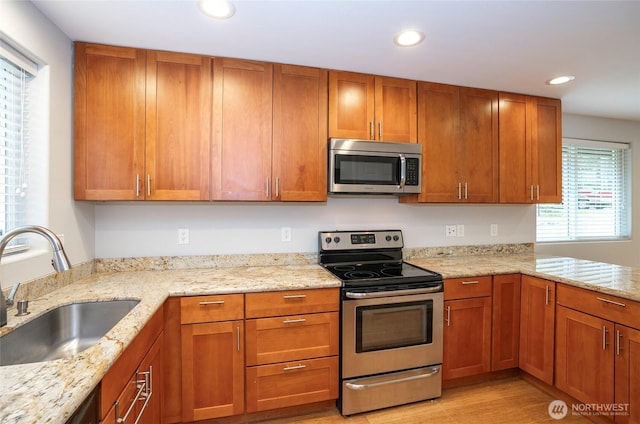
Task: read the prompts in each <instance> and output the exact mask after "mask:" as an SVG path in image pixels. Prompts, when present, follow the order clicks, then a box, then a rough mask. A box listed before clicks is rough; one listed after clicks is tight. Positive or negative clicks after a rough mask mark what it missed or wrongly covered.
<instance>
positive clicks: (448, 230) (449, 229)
mask: <svg viewBox="0 0 640 424" xmlns="http://www.w3.org/2000/svg"><path fill="white" fill-rule="evenodd" d="M457 230H458V226H457V225H446V226H445V234H446V235H447V237H456V235H457V234H458V231H457Z"/></svg>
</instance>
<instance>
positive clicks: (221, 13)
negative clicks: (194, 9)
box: [198, 0, 236, 19]
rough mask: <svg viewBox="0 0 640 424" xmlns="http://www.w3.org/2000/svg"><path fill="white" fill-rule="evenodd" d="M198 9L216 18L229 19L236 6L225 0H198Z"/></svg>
mask: <svg viewBox="0 0 640 424" xmlns="http://www.w3.org/2000/svg"><path fill="white" fill-rule="evenodd" d="M198 5H199V6H200V10H201V11H202V13H204V14H205V15H207V16H210V17H212V18H216V19H229V18H230V17H232V16H233V15H234V13H236V8H235V6H234V5H233V3H231V2H230V1H227V0H199V1H198Z"/></svg>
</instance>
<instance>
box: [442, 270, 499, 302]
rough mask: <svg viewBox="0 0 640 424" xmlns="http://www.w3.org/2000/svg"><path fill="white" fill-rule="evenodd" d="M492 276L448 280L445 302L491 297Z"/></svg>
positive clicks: (445, 286)
mask: <svg viewBox="0 0 640 424" xmlns="http://www.w3.org/2000/svg"><path fill="white" fill-rule="evenodd" d="M491 279H492V277H491V276H490V275H488V276H483V277H469V278H447V279H446V280H444V300H453V299H468V298H471V297H484V296H491V281H492V280H491Z"/></svg>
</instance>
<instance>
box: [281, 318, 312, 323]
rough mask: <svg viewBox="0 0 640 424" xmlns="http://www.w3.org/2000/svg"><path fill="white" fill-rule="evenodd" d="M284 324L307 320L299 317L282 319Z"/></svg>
mask: <svg viewBox="0 0 640 424" xmlns="http://www.w3.org/2000/svg"><path fill="white" fill-rule="evenodd" d="M282 322H283V323H285V324H294V323H296V322H307V320H306V319H305V318H299V319H285V320H284V321H282Z"/></svg>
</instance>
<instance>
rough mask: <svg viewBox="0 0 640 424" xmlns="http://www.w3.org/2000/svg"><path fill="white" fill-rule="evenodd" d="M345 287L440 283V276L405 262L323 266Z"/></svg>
mask: <svg viewBox="0 0 640 424" xmlns="http://www.w3.org/2000/svg"><path fill="white" fill-rule="evenodd" d="M325 268H326V269H327V270H328V271H329V272H331V273H332V274H333V275H335V276H336V277H338V278H339V279H341V280H342V281H343V283H344V285H345V286H357V285H363V284H390V283H392V282H400V281H401V282H404V283H408V282H440V281H442V276H441V275H440V274H438V273H436V272H433V271H429V270H426V269H423V268H420V267H417V266H415V265H411V264H409V263H406V262H385V263H360V264H358V263H354V264H338V265H325Z"/></svg>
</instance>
